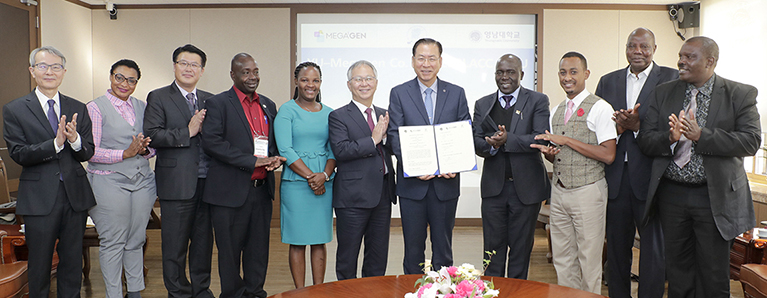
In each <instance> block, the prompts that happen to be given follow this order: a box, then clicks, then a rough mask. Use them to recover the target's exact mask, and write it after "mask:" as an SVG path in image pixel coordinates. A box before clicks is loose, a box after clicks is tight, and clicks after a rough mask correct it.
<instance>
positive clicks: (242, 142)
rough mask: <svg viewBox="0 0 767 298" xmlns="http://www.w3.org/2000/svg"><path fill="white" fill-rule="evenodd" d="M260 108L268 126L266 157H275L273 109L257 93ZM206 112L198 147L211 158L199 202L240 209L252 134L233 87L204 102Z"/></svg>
mask: <svg viewBox="0 0 767 298" xmlns="http://www.w3.org/2000/svg"><path fill="white" fill-rule="evenodd" d="M259 97H260V102H261V108H262V109H263V111H264V115H266V117H267V119H268V123H267V124H268V125H269V156H275V155H279V153H278V151H277V144H275V142H274V126H273V125H272V123H274V116H275V115H276V114H277V106H276V105H275V104H274V102H273V101H272V100H271V99H269V98H268V97H266V96H264V95H261V94H259ZM205 108H207V109H208V111H207V113H206V114H205V121H203V125H202V148H203V149H204V150H205V154H208V155H209V156H210V157H211V161H210V168H209V169H208V178H207V179H206V181H205V193H204V194H203V201H204V202H206V203H208V204H212V205H217V206H224V207H232V208H236V207H240V206H242V205H243V204H245V199H247V197H248V189H249V188H250V187H253V183H252V182H251V180H250V177H251V175H252V174H253V170H254V169H255V166H256V159H257V158H256V157H255V156H253V133H252V131H251V129H250V124H249V123H248V119H247V117H246V116H245V111H244V110H243V109H242V103H240V100H239V99H238V98H237V93H236V92H235V91H234V87H232V89H229V90H228V91H224V92H222V93H219V94H217V95H215V96H213V97H211V98H209V99H208V100H207V102H205ZM266 183H267V184H268V188H269V196H270V197H271V198H272V199H274V172H272V171H267V172H266Z"/></svg>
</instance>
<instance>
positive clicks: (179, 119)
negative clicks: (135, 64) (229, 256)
mask: <svg viewBox="0 0 767 298" xmlns="http://www.w3.org/2000/svg"><path fill="white" fill-rule="evenodd" d="M206 61H207V57H206V55H205V52H203V51H202V50H200V49H199V48H197V47H196V46H194V45H191V44H187V45H184V46H181V47H178V48H177V49H176V50H175V51H173V73H174V74H175V77H176V79H175V81H173V83H171V84H170V85H168V86H165V87H162V88H159V89H156V90H154V91H152V92H149V95H148V96H147V107H146V111H145V114H144V134H145V135H146V136H147V137H150V138H151V139H152V142H151V143H150V146H151V147H152V148H155V149H157V163H156V164H155V172H156V179H157V193H158V196H159V198H160V208H161V211H162V223H163V224H162V273H163V280H164V281H165V288H166V289H167V290H168V297H214V296H213V293H212V292H211V291H210V289H209V287H210V269H211V264H210V263H211V257H212V253H213V228H212V227H211V223H210V210H209V208H210V207H209V206H208V204H207V203H205V202H203V201H202V193H203V191H204V189H205V177H206V176H207V174H208V163H209V161H210V158H209V157H208V156H207V155H205V153H204V152H203V151H202V145H201V144H200V138H201V137H200V129H201V127H202V120H203V119H204V118H205V112H206V110H205V101H206V100H207V99H208V97H211V96H213V95H212V94H210V93H208V92H205V91H202V90H199V89H197V82H198V81H199V80H200V77H202V74H203V72H205V62H206ZM187 254H188V255H189V277H190V279H191V284H190V282H189V280H188V279H187V278H186V259H187Z"/></svg>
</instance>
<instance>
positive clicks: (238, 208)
mask: <svg viewBox="0 0 767 298" xmlns="http://www.w3.org/2000/svg"><path fill="white" fill-rule="evenodd" d="M229 74H230V75H231V77H232V81H233V82H234V86H233V87H232V88H231V89H229V90H228V91H225V92H223V93H220V94H218V95H216V96H214V97H212V98H210V99H208V101H207V102H206V108H207V110H208V111H207V115H206V117H205V121H204V122H203V125H202V144H203V149H204V150H205V153H206V154H208V155H209V156H210V157H211V161H210V169H209V170H208V178H207V181H206V183H205V193H204V194H203V201H204V202H206V203H208V204H210V205H211V210H210V213H211V221H212V223H213V230H214V231H215V237H216V246H217V247H218V263H219V267H218V270H219V276H220V278H221V295H220V296H219V297H221V298H229V297H266V296H267V295H266V291H264V281H265V278H266V267H267V264H268V262H269V223H270V221H271V218H272V199H273V198H274V172H273V170H274V169H276V168H278V167H280V166H281V165H282V163H283V162H284V161H285V158H284V157H281V156H278V155H277V145H276V144H275V143H274V137H273V135H274V133H273V130H272V126H271V125H270V124H271V123H273V120H274V116H275V115H276V114H277V107H276V105H275V104H274V102H273V101H272V100H270V99H269V98H267V97H266V96H264V95H261V94H258V93H256V88H258V83H259V81H260V78H259V75H258V64H256V61H255V60H254V59H253V57H252V56H250V55H249V54H246V53H240V54H237V55H235V56H234V58H232V66H231V71H230V72H229ZM240 265H242V273H243V274H242V275H240Z"/></svg>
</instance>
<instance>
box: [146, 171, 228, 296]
mask: <svg viewBox="0 0 767 298" xmlns="http://www.w3.org/2000/svg"><path fill="white" fill-rule="evenodd" d="M204 191H205V178H200V179H197V188H196V190H195V193H194V196H192V198H191V199H188V200H162V198H160V210H161V211H162V232H161V233H162V277H163V281H164V282H165V289H167V290H168V297H185V298H188V297H196V298H212V297H215V296H214V295H213V292H212V291H211V290H210V271H211V258H212V257H213V226H212V224H211V222H210V206H209V205H208V203H205V202H203V201H202V194H203V192H204ZM187 256H188V258H189V279H191V283H190V282H189V279H187V277H186V262H187Z"/></svg>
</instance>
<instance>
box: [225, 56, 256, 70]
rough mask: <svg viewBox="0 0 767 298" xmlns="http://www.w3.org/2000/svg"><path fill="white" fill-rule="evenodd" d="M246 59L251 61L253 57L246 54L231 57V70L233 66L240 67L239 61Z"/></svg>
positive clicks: (240, 62)
mask: <svg viewBox="0 0 767 298" xmlns="http://www.w3.org/2000/svg"><path fill="white" fill-rule="evenodd" d="M246 58H250V59H253V56H251V55H250V54H248V53H237V54H236V55H234V57H232V65H231V69H232V70H234V66H235V65H241V64H242V61H241V60H245V59H246ZM255 60H256V59H253V61H255Z"/></svg>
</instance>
